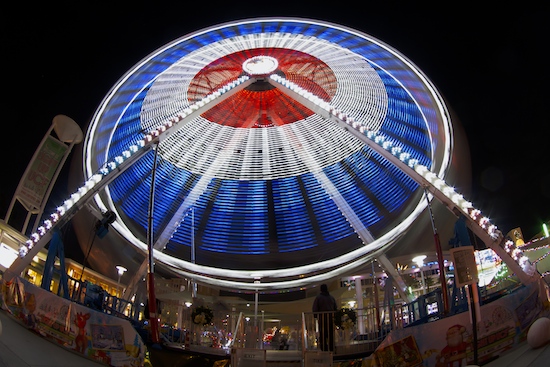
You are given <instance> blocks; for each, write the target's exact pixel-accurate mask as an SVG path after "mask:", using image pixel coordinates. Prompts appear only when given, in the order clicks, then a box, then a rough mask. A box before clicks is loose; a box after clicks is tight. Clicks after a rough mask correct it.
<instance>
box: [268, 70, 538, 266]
mask: <svg viewBox="0 0 550 367" xmlns="http://www.w3.org/2000/svg"><path fill="white" fill-rule="evenodd" d="M270 79H271V80H272V81H274V82H276V83H278V84H280V85H282V86H284V87H285V89H286V90H289V91H291V92H293V93H296V94H297V96H298V97H297V98H296V99H298V100H299V101H300V102H301V103H303V104H305V105H306V106H307V107H308V108H310V109H312V110H314V111H316V112H317V113H320V114H322V115H325V116H327V113H328V116H327V117H328V118H332V119H335V120H338V121H339V122H341V123H343V124H345V125H346V126H347V127H350V128H352V129H353V130H355V131H359V132H360V133H361V134H362V135H363V136H365V137H367V138H368V139H369V140H370V141H371V142H374V143H375V144H376V145H377V146H379V147H381V148H382V150H383V151H385V152H388V153H389V154H391V155H392V156H394V157H396V158H398V159H399V161H400V162H402V163H403V164H404V167H408V168H409V169H406V168H404V169H403V170H404V172H405V173H407V174H408V175H409V176H410V177H411V178H413V179H415V180H416V181H417V182H418V183H419V184H421V185H423V184H425V183H428V184H429V185H430V186H432V187H433V188H434V190H436V191H437V192H438V193H440V194H443V196H444V198H445V199H446V200H445V201H446V202H448V203H451V204H452V205H453V206H454V207H455V208H457V209H459V210H460V211H461V212H463V213H464V214H465V215H467V216H468V217H469V218H470V221H471V222H472V223H475V224H476V225H477V226H478V227H479V228H481V229H482V230H483V232H485V233H486V234H487V235H488V236H489V238H490V239H491V240H493V241H494V240H497V239H500V238H502V233H501V232H500V230H498V228H497V226H496V225H494V224H492V223H491V221H490V219H489V218H487V217H485V216H483V215H481V211H480V210H479V209H476V208H474V207H473V205H472V203H471V202H470V201H468V200H466V199H465V198H464V197H463V196H462V195H461V194H460V193H457V192H456V191H455V189H454V188H453V187H451V186H449V185H447V183H446V182H445V181H444V180H443V179H441V178H439V177H438V176H437V175H436V174H435V173H434V172H432V171H430V170H429V169H428V168H427V167H426V166H424V165H421V164H419V163H418V160H417V159H415V158H413V157H412V156H411V155H410V154H409V153H407V152H404V149H403V147H401V146H397V145H396V143H395V142H392V141H390V140H387V138H386V137H385V136H384V135H383V134H382V133H380V132H379V131H374V130H370V129H369V128H368V127H366V126H365V124H364V123H362V122H361V121H356V120H355V119H354V118H353V117H352V116H349V115H348V114H346V113H345V112H344V111H341V110H339V109H338V108H336V107H335V106H333V105H331V104H330V103H328V102H326V101H324V100H322V99H320V98H318V97H317V96H315V95H313V94H312V93H311V92H309V91H307V90H304V89H303V88H301V87H300V86H298V85H297V84H295V83H293V82H291V81H289V80H286V79H285V78H283V77H281V76H279V75H276V74H273V75H271V76H270ZM285 89H283V90H285ZM369 146H371V147H373V145H371V144H369ZM377 151H379V152H380V153H382V154H383V152H382V151H381V150H380V149H378V150H377ZM383 155H384V156H385V157H386V158H388V155H386V154H383ZM402 167H403V166H402ZM411 170H412V172H411ZM414 173H417V174H418V175H419V176H420V177H421V178H422V180H419V179H418V177H416V175H415V174H414ZM510 255H511V257H512V258H513V259H514V260H515V261H516V262H517V264H518V265H520V267H521V268H522V269H523V270H524V271H526V272H528V271H529V265H528V264H527V262H525V258H524V257H522V256H521V255H520V253H518V252H517V251H514V252H511V253H510Z"/></svg>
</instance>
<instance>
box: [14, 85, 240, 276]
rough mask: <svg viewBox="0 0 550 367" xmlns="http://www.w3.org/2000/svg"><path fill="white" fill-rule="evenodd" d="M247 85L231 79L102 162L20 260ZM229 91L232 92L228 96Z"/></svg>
mask: <svg viewBox="0 0 550 367" xmlns="http://www.w3.org/2000/svg"><path fill="white" fill-rule="evenodd" d="M247 81H249V83H247V84H245V82H247ZM250 82H251V81H250V78H249V77H248V76H241V77H240V78H238V79H237V80H234V81H232V82H230V83H228V84H227V85H225V86H223V87H221V88H219V89H218V90H216V91H215V92H213V93H211V94H209V95H207V96H206V97H204V98H203V99H201V100H200V101H198V102H196V103H195V104H193V105H191V106H189V108H188V109H186V110H184V111H182V112H180V113H178V114H177V115H176V116H175V117H173V118H171V119H169V120H168V121H165V122H164V123H163V124H162V125H160V126H158V127H157V128H156V129H154V130H151V131H150V132H148V133H147V134H145V136H144V137H143V138H142V139H140V140H138V141H137V142H136V143H135V144H134V145H131V146H130V147H128V149H127V150H124V151H123V152H122V153H121V155H119V156H116V157H114V158H113V159H112V160H111V161H110V162H107V163H105V164H104V165H103V167H101V168H100V169H99V170H98V172H97V173H95V174H93V175H92V176H91V177H90V178H89V179H88V180H87V181H86V182H85V183H84V185H82V186H81V187H79V188H78V189H77V190H76V192H74V193H73V194H72V195H71V196H70V197H69V198H68V199H67V200H65V201H64V202H63V204H62V205H61V206H59V207H57V209H56V211H55V212H54V213H52V214H50V218H49V219H47V220H45V221H44V222H43V224H42V225H41V226H39V227H38V228H37V231H36V232H35V233H32V234H31V235H30V236H29V239H28V240H27V241H26V242H25V243H24V244H22V245H21V246H20V248H19V257H20V258H24V257H26V256H27V255H28V253H29V251H30V250H31V249H33V248H34V247H35V246H36V245H37V244H38V243H39V242H40V241H41V240H42V243H43V245H42V246H41V247H43V246H45V244H46V241H47V240H49V239H50V237H49V236H47V235H49V234H50V233H51V230H52V229H53V228H54V227H55V226H56V225H61V224H63V223H66V222H67V221H68V220H70V218H71V217H72V216H73V215H74V214H75V213H76V212H77V211H78V209H80V208H81V207H82V205H83V203H84V202H86V201H87V200H89V199H90V198H91V197H92V196H93V195H95V194H96V193H97V192H99V191H100V190H101V189H102V188H103V187H105V185H107V184H108V183H109V182H111V181H112V180H113V179H114V178H116V176H118V175H119V174H120V173H122V172H123V171H124V169H126V168H127V167H129V166H130V165H131V164H132V163H133V162H134V161H135V160H136V159H138V158H139V157H141V156H142V155H143V154H145V153H146V152H147V151H149V150H150V149H152V147H153V145H155V144H157V143H158V142H160V141H161V140H162V139H164V138H166V137H167V136H168V135H169V134H170V133H171V132H172V130H175V129H177V127H178V126H179V124H180V123H181V122H182V121H184V120H186V121H187V120H189V119H192V118H194V117H195V116H196V115H198V114H200V113H203V111H204V110H205V109H207V108H210V106H209V105H210V104H212V102H214V101H215V102H216V103H220V102H221V101H223V100H224V99H226V98H228V97H229V96H230V95H231V94H233V93H235V92H236V91H238V90H240V89H242V88H244V87H246V86H247V85H248V84H250ZM237 87H239V88H237ZM230 91H232V92H233V93H231V94H228V92H230ZM138 153H139V154H138ZM130 158H132V159H130ZM21 270H22V269H21Z"/></svg>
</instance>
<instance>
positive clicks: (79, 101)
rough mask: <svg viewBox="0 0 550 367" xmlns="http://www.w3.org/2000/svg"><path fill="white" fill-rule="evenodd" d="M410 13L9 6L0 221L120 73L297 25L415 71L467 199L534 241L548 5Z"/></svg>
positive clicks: (294, 7) (543, 203)
mask: <svg viewBox="0 0 550 367" xmlns="http://www.w3.org/2000/svg"><path fill="white" fill-rule="evenodd" d="M413 3H415V2H412V1H385V2H384V4H374V3H373V4H371V3H370V2H357V1H337V2H319V1H315V2H314V1H290V2H287V1H274V2H267V1H264V2H262V3H260V2H242V3H239V2H235V1H233V2H229V1H225V2H222V3H221V5H220V4H219V3H218V2H216V1H213V2H193V3H191V2H183V1H180V2H176V3H174V2H167V1H154V2H147V3H145V2H137V1H135V2H132V3H124V2H111V5H106V4H104V3H103V2H88V1H80V2H71V3H69V4H66V5H63V4H60V3H57V4H56V5H38V7H37V6H36V5H32V4H31V3H23V2H21V3H17V4H14V6H13V7H12V10H11V11H2V14H1V15H0V17H1V25H0V26H1V30H2V31H1V45H2V65H3V70H4V75H3V76H4V78H3V92H4V93H3V103H2V107H3V108H2V110H3V121H2V126H3V127H4V147H5V149H4V152H5V155H4V160H3V163H4V171H3V172H4V174H3V175H2V180H0V215H1V217H2V218H3V217H4V215H5V213H6V210H7V207H8V204H9V202H10V200H11V197H12V195H13V193H14V191H15V188H16V186H17V184H18V182H19V179H20V177H21V175H22V174H23V172H24V170H25V168H26V166H27V164H28V162H29V160H30V159H31V157H32V154H33V153H34V151H35V149H36V148H37V146H38V144H39V143H40V140H41V139H42V137H43V135H44V133H45V132H46V131H47V129H48V128H49V126H50V124H51V121H52V118H53V117H54V116H55V115H57V114H65V115H68V116H70V117H71V118H73V119H74V120H75V121H76V122H78V123H79V124H80V125H81V126H82V128H83V129H85V127H86V125H87V123H88V122H89V120H90V119H91V117H92V115H93V113H94V112H95V109H96V108H97V106H98V105H99V104H100V103H101V101H102V99H103V98H104V96H105V95H106V94H107V93H108V92H109V89H110V88H111V87H112V86H113V85H114V84H115V83H116V82H117V80H118V79H119V78H120V77H122V76H123V74H124V73H125V72H126V71H127V70H129V69H130V68H131V67H132V66H134V65H135V64H136V63H138V62H139V61H140V60H141V59H142V58H144V57H146V56H147V55H148V54H149V53H151V52H153V51H155V50H156V49H157V48H160V47H161V46H163V45H165V44H166V43H168V42H170V41H172V40H174V39H177V38H179V37H182V36H184V35H187V34H188V33H190V32H193V31H196V30H199V29H202V28H205V27H208V26H211V25H215V24H218V23H224V22H228V21H231V20H237V19H245V18H253V17H263V16H284V17H290V16H296V17H300V18H309V19H318V20H323V21H328V22H331V23H336V24H341V25H344V26H348V27H351V28H354V29H357V30H359V31H362V32H365V33H367V34H369V35H372V36H374V37H376V38H378V39H380V40H382V41H384V42H385V43H387V44H389V45H390V46H392V47H394V48H395V49H397V50H398V51H400V52H401V53H403V54H404V55H405V56H407V57H408V58H409V59H410V60H411V61H412V62H414V63H415V64H416V65H417V66H418V67H419V68H420V69H421V70H422V71H423V72H424V73H425V74H426V75H427V76H428V78H430V80H431V81H432V82H433V83H434V84H435V85H436V87H437V88H438V89H439V91H440V93H441V94H442V95H443V96H444V97H445V98H446V100H447V102H448V105H449V107H450V108H451V109H453V110H454V112H455V113H456V115H457V117H458V119H459V120H460V122H461V123H462V125H463V127H464V129H465V130H466V133H467V136H468V140H469V144H470V152H471V156H472V171H473V172H472V194H471V197H469V199H470V200H471V201H472V202H473V203H474V206H475V207H477V208H479V209H481V210H482V212H483V213H484V214H485V215H487V216H489V217H490V218H491V219H492V221H493V223H495V224H496V225H497V226H498V227H499V228H500V229H501V230H502V231H503V232H505V233H506V232H507V231H508V230H510V229H512V228H515V227H518V226H519V227H521V228H522V230H523V233H524V236H525V237H527V238H531V237H532V236H534V235H535V234H537V233H538V232H540V228H541V223H542V222H543V221H549V220H550V210H549V208H550V205H549V204H550V184H549V183H550V173H549V171H548V163H547V160H548V157H549V154H548V153H547V152H548V146H549V145H550V141H549V140H550V139H549V137H548V136H549V135H548V130H549V129H548V126H549V125H550V117H549V113H548V106H550V101H549V93H548V84H549V82H550V78H549V72H548V70H549V67H548V65H547V58H546V54H547V52H548V50H547V47H548V44H549V36H550V26H549V24H550V22H549V19H550V11H549V10H548V6H547V4H545V3H544V2H536V3H535V5H529V4H528V2H515V3H513V5H502V4H501V3H497V4H499V5H498V7H490V6H488V5H484V6H483V7H482V8H479V6H470V5H468V3H467V2H456V4H453V3H448V2H444V3H441V5H442V6H443V7H442V8H439V7H434V6H433V4H434V3H433V2H431V6H430V5H418V4H413ZM502 3H504V2H502ZM113 4H116V5H113ZM122 4H124V5H122ZM239 4H242V5H239ZM262 4H263V5H262ZM478 4H481V3H479V2H478ZM65 194H68V193H63V192H61V193H59V192H57V193H54V195H53V199H54V200H57V201H58V202H59V203H61V202H62V201H63V200H64V199H65V198H66V195H65Z"/></svg>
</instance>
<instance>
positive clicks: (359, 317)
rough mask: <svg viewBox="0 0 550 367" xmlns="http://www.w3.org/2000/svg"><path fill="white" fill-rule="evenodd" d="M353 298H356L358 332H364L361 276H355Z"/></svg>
mask: <svg viewBox="0 0 550 367" xmlns="http://www.w3.org/2000/svg"><path fill="white" fill-rule="evenodd" d="M355 299H356V300H357V321H358V323H359V334H364V333H365V320H364V316H363V315H364V310H363V309H364V305H363V285H362V284H361V277H357V278H355Z"/></svg>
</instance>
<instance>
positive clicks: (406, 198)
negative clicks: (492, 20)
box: [84, 18, 453, 289]
mask: <svg viewBox="0 0 550 367" xmlns="http://www.w3.org/2000/svg"><path fill="white" fill-rule="evenodd" d="M331 116H334V118H331ZM336 120H337V121H340V122H342V121H344V122H345V123H347V124H348V125H350V127H353V129H348V128H346V127H345V126H343V125H342V124H338V123H335V121H336ZM344 125H345V124H344ZM351 130H353V131H351ZM358 133H359V134H371V135H372V134H375V135H376V136H377V137H376V139H383V140H384V141H385V143H384V144H391V145H392V146H394V148H392V149H398V150H399V152H402V154H404V155H406V156H407V159H409V160H411V161H414V162H416V163H418V164H420V165H422V166H425V167H427V169H429V170H430V171H431V172H433V173H434V174H435V175H437V176H438V177H440V178H445V177H446V175H447V174H448V172H449V170H450V167H449V163H450V159H451V157H452V154H453V152H452V148H453V127H452V124H451V121H450V117H449V114H448V111H447V110H446V107H445V104H444V102H443V100H442V98H441V96H440V95H439V94H438V92H437V90H436V89H435V88H434V86H433V85H432V84H431V83H430V81H429V80H428V79H427V78H426V76H425V75H424V74H423V73H422V72H421V71H420V70H418V68H417V67H416V66H415V65H414V64H413V63H412V62H410V61H409V60H408V59H407V58H406V57H405V56H403V55H402V54H400V53H399V52H398V51H396V50H395V49H393V48H391V47H390V46H388V45H386V44H384V43H383V42H381V41H379V40H377V39H375V38H373V37H371V36H368V35H366V34H364V33H361V32H359V31H356V30H353V29H349V28H346V27H342V26H338V25H334V24H330V23H325V22H319V21H312V20H304V19H288V18H268V19H250V20H244V21H236V22H232V23H227V24H222V25H218V26H214V27H210V28H207V29H203V30H200V31H197V32H195V33H192V34H189V35H187V36H184V37H182V38H180V39H177V40H175V41H173V42H171V43H169V44H167V45H165V46H164V47H162V48H160V49H158V50H157V51H155V52H154V53H152V54H150V55H149V56H147V57H146V58H144V59H143V60H141V61H140V62H139V63H138V64H136V65H135V66H134V67H133V68H132V69H131V70H130V71H129V72H128V73H126V75H124V77H123V78H121V79H120V80H119V82H118V83H117V84H116V85H115V86H114V87H113V88H112V89H111V91H110V92H109V93H108V95H107V96H106V97H105V99H104V100H103V102H102V103H101V105H100V107H99V108H98V109H97V111H96V113H95V115H94V117H93V120H92V121H91V123H90V125H89V127H88V130H87V134H86V140H85V146H84V170H85V176H86V179H87V180H88V181H90V180H93V178H94V177H95V176H96V175H97V174H98V172H103V174H105V172H106V171H107V170H116V166H117V164H118V163H117V162H120V161H122V160H124V159H125V158H126V157H127V156H129V155H130V154H132V153H133V152H135V151H140V150H143V149H142V148H143V147H144V146H147V144H148V142H150V141H151V140H152V139H157V138H159V137H161V138H162V139H160V138H159V139H158V142H157V144H155V145H154V147H153V149H149V150H146V151H144V152H143V153H142V154H141V155H140V156H139V158H135V159H134V160H133V161H132V164H131V165H129V167H128V168H126V169H124V170H123V171H121V172H120V173H119V174H117V175H116V176H113V178H112V179H111V180H110V181H109V183H108V186H106V189H105V190H102V191H101V192H99V193H97V194H96V195H95V196H94V202H95V204H96V205H97V206H98V207H99V209H100V210H102V211H103V212H106V211H112V212H114V213H115V214H116V221H115V222H114V223H113V224H112V226H113V227H114V228H115V229H116V230H117V231H118V232H119V233H120V234H121V235H122V236H123V237H124V238H125V239H126V241H127V242H128V243H129V244H131V245H132V246H135V247H137V248H138V249H140V250H142V251H146V249H147V244H146V241H147V237H148V236H149V235H151V236H152V241H153V243H154V248H155V251H154V252H155V254H154V257H155V262H156V263H157V264H159V265H162V266H164V267H166V268H168V269H170V270H171V271H173V272H174V273H175V274H179V275H181V276H185V277H192V278H194V279H196V280H198V281H201V282H204V283H212V284H216V285H221V286H226V287H234V288H241V289H242V288H244V289H247V288H249V287H250V286H251V285H250V279H261V283H262V286H263V287H265V288H264V289H281V288H288V287H294V288H297V287H301V286H303V285H307V284H310V283H312V282H318V281H321V280H324V279H328V278H332V277H335V276H338V275H339V274H343V273H344V272H350V271H352V270H353V269H355V268H357V267H360V266H362V265H363V264H365V263H366V262H368V261H370V260H372V258H373V257H374V256H376V255H377V254H378V255H379V254H380V252H381V251H385V250H386V249H388V248H390V247H391V246H392V245H394V244H395V243H396V241H398V240H399V239H400V238H401V237H402V236H403V235H404V234H405V233H406V232H407V230H408V228H409V227H410V225H411V224H412V223H413V221H414V220H415V219H416V218H417V217H418V216H419V215H420V213H422V211H423V210H424V209H425V207H426V205H427V204H426V200H425V198H424V195H425V191H424V189H423V188H422V187H421V186H420V185H419V184H418V183H417V182H415V180H413V179H412V178H411V177H409V176H408V175H407V174H405V173H404V172H403V170H402V169H400V168H399V167H398V166H396V165H395V164H392V162H390V161H389V160H388V159H387V158H385V157H384V156H383V155H382V154H380V152H377V151H376V149H373V148H372V147H370V146H369V145H367V144H365V142H364V139H362V138H361V136H359V135H358ZM394 153H395V151H394ZM152 190H153V191H154V200H153V204H154V215H153V218H152V222H149V220H150V218H149V213H150V209H151V208H150V205H149V204H150V201H149V199H150V197H151V195H150V194H151V192H152ZM283 284H285V286H283ZM257 287H258V286H257V285H255V286H254V288H255V289H257Z"/></svg>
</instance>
